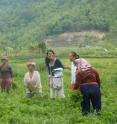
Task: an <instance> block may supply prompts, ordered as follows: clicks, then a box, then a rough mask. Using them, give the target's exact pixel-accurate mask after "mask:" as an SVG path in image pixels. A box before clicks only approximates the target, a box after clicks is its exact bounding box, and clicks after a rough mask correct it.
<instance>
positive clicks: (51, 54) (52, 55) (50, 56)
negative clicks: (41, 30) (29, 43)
mask: <svg viewBox="0 0 117 124" xmlns="http://www.w3.org/2000/svg"><path fill="white" fill-rule="evenodd" d="M47 57H48V59H49V60H52V61H53V60H54V59H55V54H53V53H52V52H48V55H47Z"/></svg>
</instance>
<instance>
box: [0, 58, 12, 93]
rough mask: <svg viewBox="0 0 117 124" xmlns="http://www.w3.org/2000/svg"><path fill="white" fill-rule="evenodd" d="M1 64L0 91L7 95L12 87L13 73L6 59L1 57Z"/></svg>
mask: <svg viewBox="0 0 117 124" xmlns="http://www.w3.org/2000/svg"><path fill="white" fill-rule="evenodd" d="M1 61H2V64H1V65H0V84H1V90H2V91H6V92H7V93H9V90H10V88H11V85H12V82H13V80H12V78H13V72H12V68H11V66H10V65H9V64H8V57H7V56H3V57H2V59H1Z"/></svg>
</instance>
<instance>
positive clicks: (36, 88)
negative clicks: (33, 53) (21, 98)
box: [24, 61, 42, 98]
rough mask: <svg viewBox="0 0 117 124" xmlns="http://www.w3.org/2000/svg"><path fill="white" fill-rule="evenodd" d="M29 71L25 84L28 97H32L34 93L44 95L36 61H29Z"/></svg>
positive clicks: (25, 77)
mask: <svg viewBox="0 0 117 124" xmlns="http://www.w3.org/2000/svg"><path fill="white" fill-rule="evenodd" d="M27 67H28V72H27V73H26V74H25V76H24V85H25V88H26V95H27V97H29V98H31V97H32V96H33V95H34V94H39V95H40V96H42V85H41V79H40V74H39V72H38V71H36V69H35V68H36V63H35V62H33V61H29V62H28V63H27Z"/></svg>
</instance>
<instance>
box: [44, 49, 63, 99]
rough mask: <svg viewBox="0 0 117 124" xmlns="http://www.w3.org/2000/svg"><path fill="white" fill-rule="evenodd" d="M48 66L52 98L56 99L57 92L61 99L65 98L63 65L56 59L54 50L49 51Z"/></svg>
mask: <svg viewBox="0 0 117 124" xmlns="http://www.w3.org/2000/svg"><path fill="white" fill-rule="evenodd" d="M46 66H47V67H48V72H49V86H50V98H52V99H54V98H56V91H57V93H58V96H59V97H60V98H64V97H65V95H64V87H63V65H62V63H61V61H60V60H59V59H58V58H56V55H55V53H54V51H53V50H48V51H47V57H46Z"/></svg>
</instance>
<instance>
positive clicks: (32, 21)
mask: <svg viewBox="0 0 117 124" xmlns="http://www.w3.org/2000/svg"><path fill="white" fill-rule="evenodd" d="M116 9H117V1H116V0H0V43H1V45H0V48H4V47H6V46H11V47H13V48H17V47H29V46H30V45H31V44H37V43H38V42H40V41H42V40H43V39H45V37H49V36H51V35H54V36H56V35H57V34H62V33H65V32H81V31H91V30H97V31H99V32H106V33H105V34H106V40H105V41H106V42H110V43H112V44H114V45H117V43H116V39H117V36H116V34H117V21H116V20H117V14H116Z"/></svg>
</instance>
